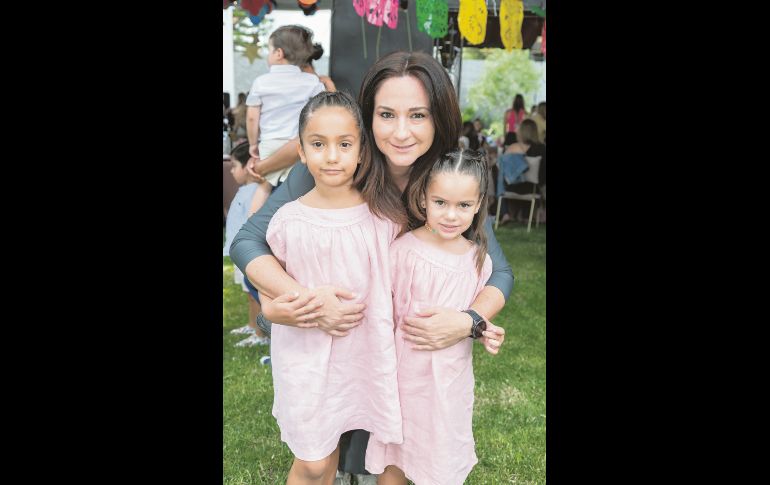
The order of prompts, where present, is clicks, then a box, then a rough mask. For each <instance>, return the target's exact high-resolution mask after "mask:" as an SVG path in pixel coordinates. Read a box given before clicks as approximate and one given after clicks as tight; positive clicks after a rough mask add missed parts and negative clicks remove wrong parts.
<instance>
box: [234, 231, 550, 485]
mask: <svg viewBox="0 0 770 485" xmlns="http://www.w3.org/2000/svg"><path fill="white" fill-rule="evenodd" d="M497 239H498V241H499V242H500V244H501V246H502V247H503V251H504V252H505V254H506V256H507V258H508V262H509V263H510V265H511V268H513V273H514V275H515V277H516V284H515V286H514V290H513V293H512V294H511V297H510V299H509V300H508V302H507V304H506V305H505V308H504V309H503V311H502V312H500V314H499V315H498V316H497V318H495V319H494V320H493V322H494V323H495V324H497V325H500V326H502V327H504V328H505V331H506V338H505V344H504V345H503V350H502V351H501V352H500V354H498V355H497V356H492V355H489V354H487V353H486V352H485V351H484V349H483V348H482V346H481V345H478V344H477V345H474V360H473V365H474V371H475V375H476V390H475V392H476V404H475V406H474V414H473V434H474V436H475V439H476V454H477V455H478V457H479V463H478V464H477V465H476V467H475V468H474V469H473V471H472V472H471V474H470V475H469V477H468V479H467V480H466V483H467V484H478V485H480V484H485V485H486V484H499V483H516V484H544V483H545V420H546V418H545V417H546V413H545V226H540V228H534V227H533V228H532V232H531V233H530V234H527V232H526V226H522V225H519V224H514V225H511V224H508V225H505V226H501V227H500V229H499V230H498V232H497ZM222 269H223V298H224V305H223V314H222V317H223V328H222V340H223V348H224V351H223V372H224V373H223V377H224V381H223V388H222V391H223V407H224V417H223V421H224V430H223V481H222V483H223V484H224V485H235V484H271V485H272V484H283V483H286V475H287V473H288V471H289V467H290V465H291V461H292V455H291V452H290V451H289V449H288V447H287V446H286V445H285V444H284V443H282V442H281V440H280V431H279V430H278V426H277V425H276V423H275V419H274V418H273V416H272V414H271V409H272V403H273V386H272V378H271V374H270V368H269V367H263V366H261V365H260V364H259V358H260V357H261V356H262V355H266V354H267V353H268V348H267V347H264V346H261V347H251V348H235V347H233V344H234V343H235V342H237V341H238V339H240V338H242V337H241V336H234V335H230V334H229V331H230V330H231V329H233V328H235V327H238V326H241V325H243V324H245V323H246V322H247V320H248V306H247V300H246V294H245V293H244V292H243V291H242V290H241V288H240V286H236V285H235V284H234V283H233V266H232V263H231V262H230V259H229V258H224V260H223V265H222Z"/></svg>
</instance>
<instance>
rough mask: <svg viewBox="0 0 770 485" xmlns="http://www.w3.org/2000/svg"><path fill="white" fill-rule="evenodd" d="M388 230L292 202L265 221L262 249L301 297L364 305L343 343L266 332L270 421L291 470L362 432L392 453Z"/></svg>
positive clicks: (396, 422)
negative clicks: (333, 290)
mask: <svg viewBox="0 0 770 485" xmlns="http://www.w3.org/2000/svg"><path fill="white" fill-rule="evenodd" d="M396 234H397V229H396V227H395V225H394V224H393V223H392V222H391V221H389V220H384V219H380V218H378V217H375V216H374V215H372V213H371V212H370V211H369V207H368V206H367V205H366V204H361V205H358V206H355V207H351V208H346V209H316V208H312V207H308V206H306V205H304V204H302V202H300V201H299V200H296V201H293V202H289V203H287V204H285V205H284V206H283V207H281V208H280V209H279V210H278V211H277V212H276V213H275V215H274V216H273V218H272V219H271V221H270V224H269V226H268V228H267V236H266V237H267V242H268V244H270V248H271V249H272V251H273V254H274V255H275V257H276V258H278V260H279V261H281V263H282V264H285V267H286V272H287V273H288V274H289V275H291V276H292V277H293V278H294V279H295V280H297V282H299V284H301V285H302V286H304V287H306V288H315V287H317V286H323V285H332V286H338V287H342V288H347V289H350V290H351V291H354V292H356V293H357V295H358V296H357V298H355V299H353V300H345V301H346V302H352V303H361V302H363V303H365V304H366V310H365V311H364V319H363V323H362V324H361V325H359V326H357V327H355V328H353V329H352V330H351V332H350V334H349V335H347V336H345V337H333V336H331V335H329V334H328V333H326V332H324V331H322V330H319V329H317V328H309V329H308V328H296V327H291V326H287V325H278V324H276V325H273V328H272V331H271V332H272V335H271V343H270V346H271V348H270V353H271V365H272V369H273V387H274V391H275V395H274V400H273V416H275V418H276V420H277V421H278V426H279V427H280V428H281V440H282V441H284V442H286V444H287V445H288V446H289V448H290V449H291V451H292V453H293V454H294V456H296V457H297V458H299V459H301V460H306V461H315V460H320V459H322V458H324V457H326V456H328V455H329V454H331V453H332V452H333V451H334V449H335V448H336V447H337V442H338V441H339V438H340V435H341V434H342V433H344V432H345V431H349V430H352V429H365V430H367V431H369V432H371V433H372V436H377V439H378V440H381V441H384V442H387V443H394V442H395V443H400V442H401V441H402V439H403V438H402V435H401V408H400V405H399V401H398V383H397V380H396V351H395V343H394V336H393V306H392V299H391V290H390V288H391V284H390V274H389V272H388V246H389V245H390V243H391V241H393V239H394V238H395V236H396Z"/></svg>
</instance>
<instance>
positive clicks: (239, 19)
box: [233, 8, 273, 59]
mask: <svg viewBox="0 0 770 485" xmlns="http://www.w3.org/2000/svg"><path fill="white" fill-rule="evenodd" d="M249 15H250V14H249V12H248V11H246V10H243V9H241V8H233V50H234V51H235V52H240V53H242V54H245V53H246V49H247V48H248V47H249V46H251V45H256V46H258V47H267V41H268V36H267V33H268V32H270V30H272V29H271V27H272V25H273V19H272V18H270V17H268V16H265V17H263V18H262V21H261V22H260V23H259V24H258V25H257V26H254V25H253V24H252V23H251V19H250V18H249ZM256 57H257V58H258V59H261V58H262V56H261V55H259V53H258V51H257V55H256Z"/></svg>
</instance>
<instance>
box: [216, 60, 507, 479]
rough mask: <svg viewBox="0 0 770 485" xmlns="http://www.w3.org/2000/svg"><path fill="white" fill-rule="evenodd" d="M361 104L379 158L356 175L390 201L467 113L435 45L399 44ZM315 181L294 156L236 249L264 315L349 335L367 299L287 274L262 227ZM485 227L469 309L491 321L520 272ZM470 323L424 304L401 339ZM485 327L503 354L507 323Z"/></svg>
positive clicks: (460, 329)
mask: <svg viewBox="0 0 770 485" xmlns="http://www.w3.org/2000/svg"><path fill="white" fill-rule="evenodd" d="M358 103H359V105H360V106H361V110H362V114H363V118H364V125H365V126H364V134H365V138H366V145H365V147H364V149H365V150H368V151H369V154H368V156H370V157H372V170H371V172H370V175H369V176H368V177H367V178H366V179H365V180H358V179H355V180H354V184H355V185H356V186H357V188H358V189H359V190H360V191H362V192H373V193H376V194H378V197H382V198H384V199H385V203H387V204H392V205H394V206H400V207H404V205H405V201H406V200H411V199H414V197H413V195H414V194H413V192H415V191H419V190H420V188H419V187H418V186H417V185H416V184H412V182H413V181H414V180H418V179H419V178H420V176H421V175H423V174H424V173H425V172H426V171H427V170H429V169H430V168H431V166H432V164H433V162H434V161H435V160H436V159H437V158H438V157H439V156H441V155H443V154H444V153H446V152H447V151H449V150H451V149H454V148H457V143H458V139H459V137H460V128H461V126H462V118H461V117H460V109H459V106H458V103H457V96H456V94H455V91H454V88H453V86H452V83H451V81H450V79H449V76H448V75H447V74H446V72H445V71H444V68H443V67H442V66H441V65H440V64H439V63H438V62H437V61H436V60H435V59H433V58H432V57H431V56H429V55H428V54H425V53H422V52H394V53H391V54H388V55H387V56H384V57H382V58H381V59H380V60H379V61H377V62H376V63H375V64H374V65H373V66H372V67H371V68H370V69H369V70H368V71H367V73H366V75H365V77H364V79H363V81H362V85H361V92H360V94H359V98H358ZM296 156H297V144H296V142H295V141H292V142H290V143H288V144H287V145H285V146H284V147H283V148H281V149H280V150H279V151H278V152H276V153H274V154H273V155H272V156H271V157H269V158H268V159H265V160H260V161H259V162H257V164H255V167H254V172H255V175H256V176H257V177H259V174H260V173H265V172H266V171H269V169H270V166H271V164H280V163H281V162H282V161H283V160H284V159H285V157H296ZM312 187H313V179H312V177H311V176H310V174H309V172H308V170H307V168H306V167H305V166H304V165H296V166H295V167H294V169H293V170H292V172H291V174H290V175H289V178H288V179H286V181H285V182H284V183H283V184H282V185H281V186H280V187H278V188H277V189H276V190H275V191H274V192H273V194H272V195H271V196H270V198H269V199H268V200H267V202H266V203H265V205H264V206H263V207H262V209H260V211H259V212H257V213H256V214H254V215H253V216H252V217H251V218H250V219H249V220H248V221H247V222H246V224H244V226H243V227H242V228H241V231H240V232H239V233H238V234H237V235H236V237H235V239H234V241H233V245H232V247H231V248H230V256H231V258H232V259H233V262H234V263H235V264H236V266H238V267H239V268H240V269H241V270H242V271H243V272H244V274H246V275H247V276H248V278H249V279H250V280H251V281H252V282H253V283H254V284H255V286H256V287H257V288H258V289H259V293H260V297H261V298H262V304H263V306H262V311H263V313H264V315H265V317H267V318H268V319H270V320H272V321H275V322H281V323H282V324H284V325H295V326H299V327H309V326H313V327H318V328H320V329H322V330H324V331H326V332H327V333H329V334H330V335H335V336H339V337H344V336H346V335H348V333H349V331H350V329H352V328H353V327H355V326H356V325H358V324H360V320H361V318H362V313H361V311H362V310H363V305H361V304H345V303H342V302H341V301H340V298H342V299H343V300H344V299H349V298H352V295H351V294H350V292H349V291H348V290H347V289H345V288H334V287H329V286H324V287H317V288H314V289H312V290H309V289H307V288H303V287H301V286H300V285H299V284H298V283H297V282H296V281H294V280H293V279H292V278H291V277H290V276H289V275H288V274H286V272H285V271H284V270H283V268H282V267H281V266H280V264H279V263H278V261H277V260H276V259H275V257H273V256H272V254H271V253H270V249H269V247H268V246H267V244H266V242H265V232H266V229H267V226H268V223H269V221H270V218H271V217H272V215H273V214H274V213H275V211H276V210H277V209H278V208H279V207H281V206H282V205H283V204H284V203H286V202H289V201H291V200H295V199H297V198H298V197H300V196H302V195H303V194H305V193H307V192H308V191H309V190H310V189H311V188H312ZM396 222H405V221H396ZM486 229H487V236H488V239H489V249H488V252H489V254H490V256H491V258H492V262H493V271H492V276H491V277H490V279H489V280H488V281H487V285H486V286H485V287H484V289H483V290H482V291H481V293H480V294H479V295H478V297H477V298H476V299H475V300H474V302H473V303H472V304H471V308H472V309H473V310H474V311H475V312H478V313H479V314H481V315H483V316H484V317H486V319H487V320H490V319H491V318H493V317H494V316H495V315H497V313H499V312H500V310H502V308H503V306H504V305H505V300H506V299H507V298H508V296H509V295H510V292H511V290H512V288H513V274H512V273H511V268H510V266H509V265H508V263H507V261H506V260H505V256H504V255H503V252H502V249H501V248H500V245H499V244H498V243H497V240H496V239H495V236H494V233H493V232H492V225H491V222H490V221H488V224H487V225H486ZM472 324H473V318H472V317H471V316H470V315H469V314H468V313H466V312H463V311H458V310H457V309H451V308H440V307H431V308H425V309H423V311H422V312H420V313H419V316H417V317H414V318H407V319H406V324H405V325H404V327H403V330H404V332H405V334H406V335H405V337H404V338H405V339H406V340H408V341H409V342H410V343H411V344H412V345H413V346H414V348H415V349H418V350H438V349H443V348H446V347H449V346H451V345H454V344H456V343H458V342H460V341H462V340H464V339H466V338H468V336H469V335H470V334H471V327H472ZM488 328H490V329H492V331H493V332H494V333H495V334H496V336H495V337H494V338H490V339H489V340H488V341H487V344H486V345H485V347H486V348H487V350H488V351H489V352H490V353H493V354H496V353H497V351H498V350H499V348H500V345H502V343H503V341H504V338H505V331H504V330H503V329H502V328H500V327H497V326H495V325H489V326H488ZM367 441H368V433H367V432H365V431H362V430H356V431H353V432H351V433H346V434H345V435H343V437H342V439H341V440H340V443H341V452H340V463H341V467H342V468H343V469H344V470H346V471H350V472H353V473H362V472H363V471H364V465H363V464H364V453H365V451H366V443H367Z"/></svg>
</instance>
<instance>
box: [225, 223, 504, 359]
mask: <svg viewBox="0 0 770 485" xmlns="http://www.w3.org/2000/svg"><path fill="white" fill-rule="evenodd" d="M486 231H487V239H488V240H489V247H488V249H487V250H488V252H489V256H490V258H491V259H492V275H491V276H490V277H489V280H487V285H486V286H485V287H484V289H483V290H481V292H480V293H479V294H478V296H477V297H476V299H475V300H474V301H473V303H471V308H472V309H473V310H475V311H476V312H477V313H479V314H480V315H481V316H483V317H484V318H485V319H486V320H487V321H489V320H491V319H492V318H494V317H495V316H496V315H497V314H498V313H500V310H502V309H503V307H504V306H505V300H506V299H507V298H508V297H509V296H510V295H511V290H513V272H512V271H511V267H510V265H509V264H508V261H507V260H506V259H505V255H504V254H503V250H502V248H501V247H500V244H498V242H497V239H496V238H495V234H494V231H493V230H492V220H491V219H489V218H488V219H487V221H486ZM231 251H232V250H231ZM417 315H418V316H416V317H407V318H405V319H404V324H403V327H402V328H403V330H404V333H405V334H406V335H404V338H405V339H406V340H408V341H410V342H412V343H413V344H414V348H415V349H417V350H440V349H444V348H447V347H450V346H452V345H454V344H456V343H458V342H460V341H461V340H463V339H465V338H468V336H469V335H470V334H471V325H472V323H473V319H472V318H471V316H470V315H468V314H467V313H464V312H460V311H457V310H454V309H451V308H442V307H434V308H426V309H424V310H423V311H421V312H419V313H418V314H417ZM488 332H490V333H491V332H493V333H494V334H495V335H496V336H495V337H492V336H490V335H487V333H485V334H484V336H485V338H487V339H492V340H496V341H497V342H499V343H498V344H497V345H496V347H497V348H499V346H500V344H502V342H503V340H504V338H505V330H503V329H502V328H501V327H497V326H495V325H491V326H490V325H488ZM486 342H487V341H486V340H485V347H487V351H489V352H490V353H496V352H492V351H491V349H490V345H487V344H486ZM491 346H492V347H495V345H491Z"/></svg>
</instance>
